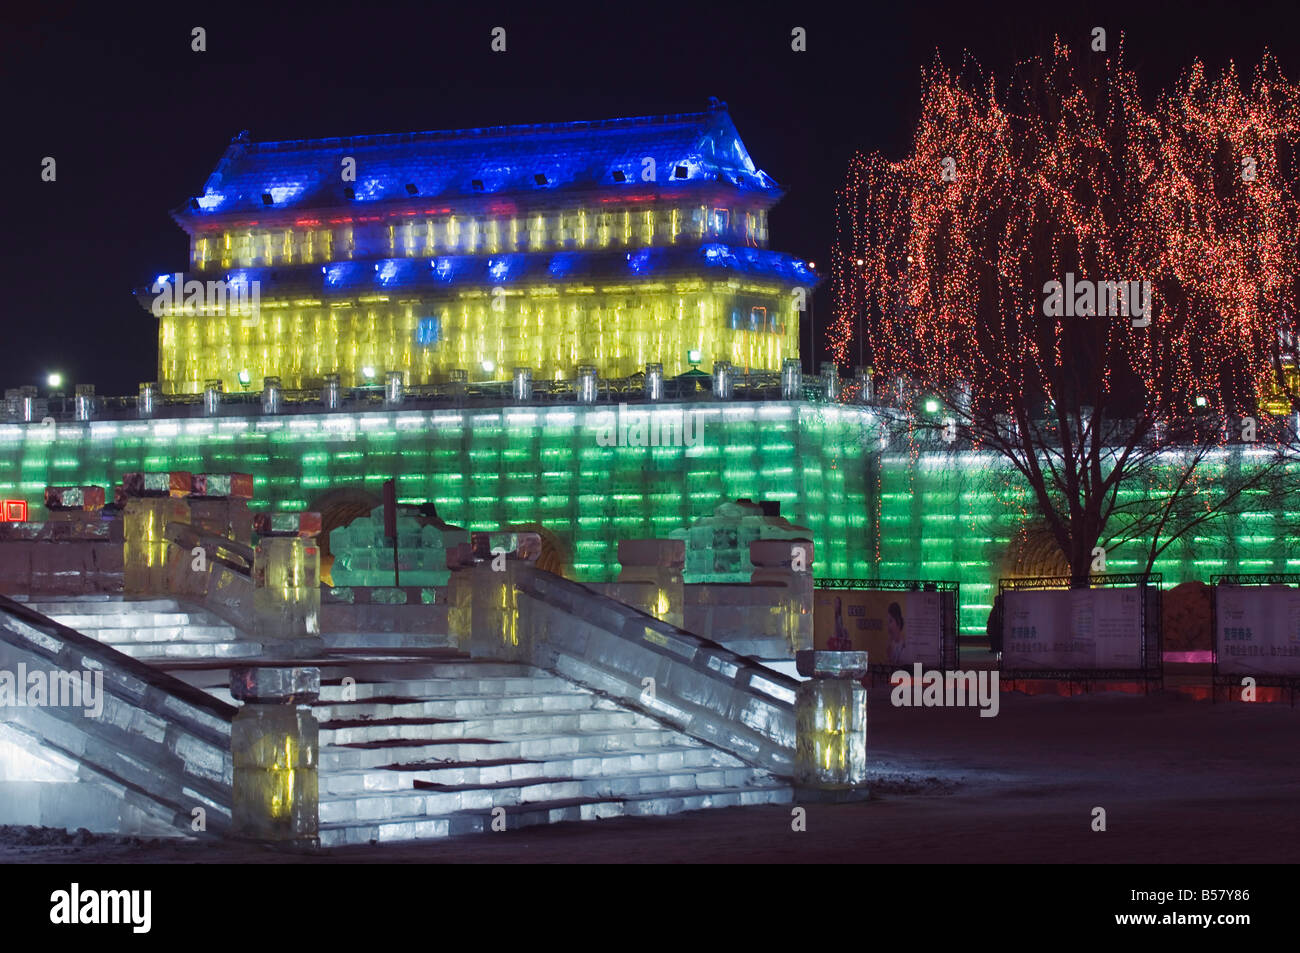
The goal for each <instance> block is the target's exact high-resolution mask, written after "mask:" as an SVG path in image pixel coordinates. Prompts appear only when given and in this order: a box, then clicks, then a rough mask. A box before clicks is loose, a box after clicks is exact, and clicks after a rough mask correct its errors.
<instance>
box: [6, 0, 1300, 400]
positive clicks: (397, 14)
mask: <svg viewBox="0 0 1300 953" xmlns="http://www.w3.org/2000/svg"><path fill="white" fill-rule="evenodd" d="M116 6H117V5H115V4H105V5H102V6H100V5H97V6H96V7H93V8H90V9H89V10H88V11H81V10H78V9H76V8H74V7H71V6H68V5H60V4H58V3H55V4H53V5H49V6H45V7H42V8H41V9H39V10H37V9H33V10H32V11H29V12H25V13H24V12H7V14H6V17H7V21H8V22H7V23H5V24H3V25H0V81H2V83H3V85H0V100H2V101H3V106H4V110H3V123H4V126H3V128H4V130H5V136H4V145H3V146H2V147H0V153H2V154H3V168H4V178H3V192H2V193H0V210H2V212H3V222H4V229H3V231H4V237H3V243H4V244H3V247H2V248H0V279H2V281H3V285H2V286H3V290H4V297H3V304H2V305H0V306H2V307H3V308H4V309H5V314H4V321H3V333H4V336H5V340H4V347H3V348H0V386H3V387H14V386H18V385H20V384H27V383H40V382H42V381H44V379H45V375H46V373H47V372H48V371H49V370H52V369H58V370H60V371H63V372H64V373H65V375H66V376H67V377H68V379H69V381H70V382H91V383H94V384H95V385H96V386H97V388H98V390H99V393H101V394H134V393H135V392H136V385H137V384H138V382H140V381H145V380H154V379H155V378H156V376H157V369H156V368H157V365H156V360H157V338H156V331H157V325H156V322H155V320H154V318H153V317H152V316H151V315H149V314H148V313H147V312H145V311H144V310H143V309H141V308H140V307H139V306H138V305H137V304H136V302H135V300H134V299H133V298H132V296H131V295H130V289H131V288H133V287H137V286H141V285H146V284H148V283H150V282H151V281H152V279H153V277H154V276H155V275H157V274H160V273H162V272H171V271H176V270H184V268H185V266H186V262H187V242H186V237H185V235H184V233H183V232H182V231H181V230H180V229H179V228H178V227H177V226H176V225H175V224H174V223H173V222H172V221H171V219H170V217H169V216H168V210H169V209H171V208H174V207H175V206H177V205H179V204H181V203H182V202H184V201H185V200H186V199H188V198H189V197H190V196H192V195H196V194H198V193H199V192H201V190H202V186H203V183H204V181H205V179H206V178H207V176H208V174H209V173H210V172H211V171H212V169H213V167H214V166H215V165H216V162H217V160H218V159H219V158H220V156H221V154H222V152H223V151H224V149H225V147H226V145H227V143H228V142H229V140H230V138H231V137H232V136H233V135H235V134H237V133H238V132H239V131H240V130H242V129H248V130H249V131H250V132H251V134H252V137H253V138H254V139H257V140H274V139H296V138H315V137H325V136H346V135H357V134H366V133H384V132H403V131H410V130H426V129H447V128H460V127H469V126H490V125H501V124H509V123H534V122H559V121H566V120H577V119H603V118H610V117H617V116H634V115H649V114H661V113H675V112H690V111H696V110H700V109H703V108H704V106H705V104H706V103H707V100H708V97H709V96H717V97H719V98H720V99H723V100H725V101H726V102H727V103H728V104H729V106H730V110H731V115H732V117H733V118H734V120H735V122H736V125H737V128H738V129H739V130H740V134H741V137H742V139H743V140H744V141H745V144H746V145H747V146H748V148H749V151H750V154H751V155H752V156H753V158H754V161H755V162H756V163H757V164H758V166H759V167H760V168H763V169H765V170H766V171H767V172H768V173H769V174H770V175H772V176H773V177H774V178H775V179H776V180H777V181H778V182H779V183H780V184H781V185H782V186H783V187H784V188H785V189H786V190H787V195H786V198H785V199H784V200H783V202H782V203H781V205H779V206H778V207H777V209H776V210H775V211H774V212H773V213H772V217H771V223H770V224H771V238H772V246H773V247H774V248H776V249H778V250H781V251H786V252H790V253H792V254H796V255H800V256H802V257H804V258H808V259H811V260H813V261H815V262H817V264H818V267H819V269H822V270H825V268H824V266H826V265H829V260H830V259H829V250H830V246H831V243H832V242H833V240H834V224H833V218H832V210H833V207H834V192H835V189H836V188H837V187H838V185H839V183H840V181H841V178H842V176H843V173H844V169H845V166H846V164H847V161H848V159H849V157H850V156H851V154H852V153H853V151H854V150H857V149H863V150H872V149H876V150H881V151H884V152H885V153H886V154H888V155H891V156H897V155H899V154H901V153H902V152H903V150H904V149H905V148H906V144H907V142H908V139H909V128H910V124H911V123H912V122H914V121H915V118H916V113H917V99H918V89H919V78H920V69H921V67H922V66H923V65H925V64H927V63H929V62H930V61H931V60H932V58H933V56H934V53H935V50H936V49H937V50H938V51H939V52H940V53H941V54H942V55H943V57H944V59H945V61H947V62H950V63H952V64H954V65H955V64H956V63H958V62H959V60H960V57H961V55H962V52H963V50H968V51H969V52H970V53H971V54H972V55H973V56H974V57H975V58H976V59H977V60H978V61H979V62H980V64H981V65H982V66H984V67H986V68H989V69H992V70H994V71H996V72H998V73H1000V74H1001V73H1004V72H1005V71H1006V69H1007V67H1008V66H1010V64H1012V63H1013V62H1014V61H1016V60H1017V59H1021V58H1024V57H1026V56H1029V55H1033V54H1035V53H1040V52H1043V51H1045V50H1046V49H1048V48H1049V47H1050V42H1051V37H1052V35H1053V34H1054V33H1059V34H1060V35H1061V36H1063V37H1065V38H1067V39H1069V40H1070V41H1072V42H1074V43H1075V44H1076V45H1078V46H1079V47H1080V48H1083V47H1086V45H1087V41H1088V38H1089V34H1090V31H1091V29H1092V27H1094V26H1102V27H1105V28H1106V29H1107V31H1108V35H1109V38H1110V42H1111V45H1112V48H1113V46H1114V44H1115V41H1116V40H1117V38H1118V37H1117V34H1118V33H1119V32H1120V31H1123V32H1124V33H1125V34H1126V40H1125V47H1126V55H1127V58H1128V60H1129V63H1130V64H1131V65H1132V66H1134V67H1135V68H1136V69H1137V71H1138V75H1139V78H1140V79H1141V80H1142V82H1143V85H1144V88H1145V89H1147V90H1154V89H1156V88H1158V87H1160V86H1164V85H1167V84H1168V83H1170V82H1171V81H1172V80H1173V79H1174V78H1175V77H1176V76H1177V75H1178V74H1179V73H1180V72H1181V71H1182V70H1183V69H1185V68H1186V67H1187V65H1188V64H1189V63H1190V62H1191V61H1192V59H1193V58H1194V57H1200V58H1202V59H1203V60H1205V61H1206V62H1207V63H1208V64H1209V65H1210V66H1212V67H1214V68H1216V69H1217V68H1219V67H1221V66H1222V65H1223V64H1225V63H1226V62H1227V60H1228V59H1229V58H1232V59H1236V60H1237V62H1238V64H1239V65H1244V66H1253V65H1254V64H1255V63H1256V62H1257V61H1258V60H1259V58H1260V55H1261V53H1262V52H1263V50H1264V48H1265V46H1266V45H1267V46H1269V47H1270V48H1271V49H1272V50H1273V52H1274V53H1275V54H1276V55H1277V56H1278V58H1279V59H1280V61H1281V65H1282V69H1283V71H1284V72H1286V73H1287V74H1288V75H1296V74H1297V73H1300V34H1297V32H1296V31H1295V29H1294V28H1293V22H1292V21H1293V19H1294V17H1293V15H1292V14H1291V8H1293V7H1294V0H1293V2H1292V3H1288V4H1281V3H1279V4H1276V5H1274V4H1269V3H1250V4H1245V5H1236V6H1227V5H1225V6H1223V7H1217V8H1216V7H1204V8H1201V7H1198V6H1196V5H1194V4H1189V3H1169V4H1164V3H1156V4H1140V3H1127V4H1122V5H1116V6H1113V7H1110V6H1107V7H1094V6H1091V5H1088V4H1081V3H1074V2H1072V3H1069V4H1058V3H1054V2H1050V0H1049V2H1044V3H1041V4H1039V5H1036V6H1033V7H1025V8H1017V7H1009V6H1000V5H997V4H988V5H986V4H982V3H978V2H976V3H970V4H966V5H961V6H956V5H954V6H952V7H948V6H945V5H944V4H940V3H933V2H924V0H923V2H911V0H903V2H900V3H890V4H887V5H879V6H876V5H873V4H871V3H854V2H845V3H837V4H834V5H830V4H825V5H823V4H819V3H811V2H800V3H780V4H766V3H750V4H745V5H732V4H727V3H707V4H703V3H699V2H697V0H667V2H665V0H658V2H655V3H643V2H627V3H615V2H608V3H604V4H601V5H599V6H595V7H590V8H588V7H587V6H585V5H584V4H577V3H556V2H549V3H529V4H512V3H503V2H497V0H493V2H492V3H485V2H478V3H464V4H459V5H456V6H455V7H454V8H452V9H451V10H450V11H449V10H448V7H447V6H445V5H444V4H442V3H437V2H428V3H423V4H419V5H415V6H411V7H405V6H400V5H387V4H383V3H381V2H373V3H348V4H340V5H338V6H337V8H331V7H330V6H329V5H326V4H312V5H310V6H308V7H305V8H303V9H294V8H293V7H292V6H291V5H283V6H281V5H274V6H273V5H272V4H271V3H265V4H262V5H261V7H255V8H253V9H252V10H251V11H250V12H248V13H246V14H243V15H240V16H236V15H234V14H233V13H231V12H230V11H231V9H232V8H230V7H228V6H227V5H226V4H220V5H210V4H203V5H199V4H184V3H182V4H178V5H175V6H173V7H170V8H167V9H165V10H164V11H163V12H158V13H144V12H140V13H136V12H121V11H119V10H116V9H114V7H116ZM702 10H704V11H706V12H701V11H702ZM850 10H852V11H856V12H854V13H849V12H848V11H850ZM187 11H191V12H187ZM459 11H465V12H459ZM480 11H483V12H480ZM587 11H596V12H587ZM194 26H203V27H204V28H205V29H206V30H207V46H208V49H207V52H205V53H195V52H192V51H191V50H190V29H191V28H192V27H194ZM494 26H503V27H505V28H506V30H507V31H508V32H507V37H508V51H507V52H506V53H505V54H497V53H492V52H491V51H490V50H489V39H490V36H489V34H490V31H491V29H492V27H494ZM793 26H803V27H805V28H806V29H807V31H808V45H809V50H808V52H806V53H793V52H791V51H790V29H791V28H792V27H793ZM44 156H54V157H55V158H56V159H57V162H58V180H57V182H55V183H44V182H42V181H41V180H40V164H41V159H42V157H44ZM816 312H817V315H816V317H817V323H818V325H819V327H824V326H825V324H826V322H827V319H828V318H829V296H828V295H827V293H826V286H825V285H823V288H822V290H821V291H820V292H819V293H818V295H817V308H816ZM804 335H805V336H804V342H805V344H804V347H805V366H809V367H810V366H811V362H810V361H809V359H808V352H807V346H808V343H807V342H808V340H809V338H808V332H807V330H805V332H804ZM818 337H819V341H818V344H819V348H818V355H819V357H818V360H819V361H820V360H821V359H822V358H823V357H824V355H825V350H824V346H825V341H824V338H823V337H822V336H821V335H820V334H819V335H818Z"/></svg>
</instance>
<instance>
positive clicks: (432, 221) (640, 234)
mask: <svg viewBox="0 0 1300 953" xmlns="http://www.w3.org/2000/svg"><path fill="white" fill-rule="evenodd" d="M767 234H768V233H767V211H766V210H765V209H761V208H752V209H751V208H743V207H736V208H723V207H721V206H719V205H718V204H717V203H714V202H709V203H705V204H685V203H678V204H672V203H669V204H664V203H656V204H653V205H651V204H646V203H641V204H635V205H631V204H629V205H621V204H617V205H616V204H608V205H606V204H601V205H592V206H566V207H563V208H549V209H543V210H537V209H532V210H528V211H522V210H521V211H519V212H518V213H517V214H514V215H510V214H502V215H492V214H488V213H484V214H481V215H473V214H453V213H451V211H450V210H448V211H447V213H446V214H436V215H430V214H425V215H414V216H404V217H403V218H402V219H401V220H400V221H395V220H392V219H388V220H384V221H367V220H364V219H362V218H354V217H353V216H345V217H342V218H338V219H327V218H321V219H305V220H299V221H298V222H296V223H294V224H292V225H278V226H268V225H249V226H231V227H226V228H222V229H218V230H212V231H204V232H202V233H201V234H197V235H195V236H194V238H193V240H192V241H191V243H190V263H191V266H192V267H193V268H194V270H195V271H196V272H210V271H216V270H219V269H223V268H255V267H264V266H267V265H304V264H323V263H326V262H331V261H347V260H349V259H351V258H368V257H382V258H403V257H421V256H426V255H444V254H459V255H473V254H497V253H501V252H512V251H561V250H566V249H567V250H576V249H585V250H599V249H601V248H621V247H634V248H636V247H644V246H647V245H675V244H679V243H682V242H700V241H723V242H729V243H732V244H735V245H751V246H755V247H763V246H766V244H767Z"/></svg>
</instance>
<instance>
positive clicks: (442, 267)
mask: <svg viewBox="0 0 1300 953" xmlns="http://www.w3.org/2000/svg"><path fill="white" fill-rule="evenodd" d="M715 269H716V270H717V271H718V272H719V273H720V274H719V277H723V275H722V274H721V273H722V272H728V271H729V272H732V273H736V274H743V275H747V276H750V277H753V278H758V279H766V280H769V281H776V282H778V283H780V284H783V285H787V286H796V285H808V286H809V287H812V286H815V285H816V284H817V283H818V282H819V281H820V280H821V279H820V278H819V277H818V276H817V274H816V273H815V272H814V271H813V270H812V269H811V268H809V267H808V264H807V263H806V262H804V261H803V260H801V259H798V258H795V257H793V256H791V255H785V254H782V253H781V252H775V251H768V250H767V249H764V248H749V247H739V248H737V247H735V246H730V245H722V244H718V243H712V244H707V245H693V246H692V245H675V246H651V247H647V248H640V249H635V250H632V251H625V250H608V251H597V252H572V251H562V252H512V253H507V254H501V255H443V256H441V257H438V258H382V259H378V260H375V259H368V260H356V261H339V262H333V263H331V264H327V265H296V266H288V267H286V266H269V267H265V268H238V269H234V270H232V271H230V272H227V273H225V274H224V275H222V276H221V277H222V278H223V279H225V280H227V281H230V282H234V283H239V282H247V281H259V282H261V285H260V288H261V297H262V298H264V299H265V298H267V297H270V296H272V295H289V294H313V295H315V294H319V295H323V296H325V297H329V296H331V295H346V294H376V293H380V294H382V293H383V292H385V291H394V290H399V289H400V290H404V291H417V292H430V293H436V292H437V291H438V290H440V289H448V288H453V287H456V288H466V287H473V288H492V287H497V286H500V287H510V286H512V285H517V284H538V283H542V284H549V283H552V282H555V281H564V282H566V283H567V282H581V281H583V280H595V281H625V280H626V281H634V280H637V279H648V278H652V277H664V276H669V275H693V276H697V277H708V276H709V273H710V272H712V271H714V270H715ZM184 277H185V278H189V277H191V276H188V275H186V276H184ZM137 296H138V297H139V300H140V302H141V304H142V305H143V306H144V307H145V308H146V309H147V308H148V307H149V303H148V302H151V301H152V297H153V296H152V293H150V292H147V291H146V290H145V289H138V290H137Z"/></svg>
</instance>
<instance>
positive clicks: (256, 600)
mask: <svg viewBox="0 0 1300 953" xmlns="http://www.w3.org/2000/svg"><path fill="white" fill-rule="evenodd" d="M253 530H254V531H255V532H256V533H257V534H258V536H259V537H260V539H259V540H258V543H257V549H256V551H255V552H254V554H253V612H254V615H255V616H256V623H257V634H258V636H259V637H260V638H263V639H296V638H305V637H310V636H318V635H319V634H320V547H319V546H317V544H316V536H317V535H319V533H320V530H321V518H320V514H319V513H308V512H300V513H258V514H257V515H256V516H255V517H254V518H253Z"/></svg>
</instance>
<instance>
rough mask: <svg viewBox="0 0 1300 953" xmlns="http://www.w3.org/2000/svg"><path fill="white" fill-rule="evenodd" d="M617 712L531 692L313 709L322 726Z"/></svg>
mask: <svg viewBox="0 0 1300 953" xmlns="http://www.w3.org/2000/svg"><path fill="white" fill-rule="evenodd" d="M596 708H601V709H614V708H617V706H616V705H614V703H613V702H610V701H607V700H605V699H602V698H600V697H599V696H597V695H590V694H585V693H582V692H568V693H565V694H555V693H551V692H529V693H526V694H517V695H498V694H494V695H480V696H470V695H466V696H461V697H459V698H456V697H453V698H436V697H435V698H428V699H424V700H416V699H412V698H407V697H402V696H396V695H387V696H384V695H378V696H372V697H370V698H367V699H365V700H361V701H355V702H334V703H333V704H329V705H314V706H312V714H313V715H315V716H316V719H317V720H318V721H320V722H321V723H322V724H328V723H331V722H338V721H348V722H353V721H358V720H391V719H419V718H425V717H436V718H451V719H455V718H465V717H469V716H472V715H480V716H481V715H492V714H509V713H511V712H530V711H547V712H550V711H580V710H585V709H596Z"/></svg>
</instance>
